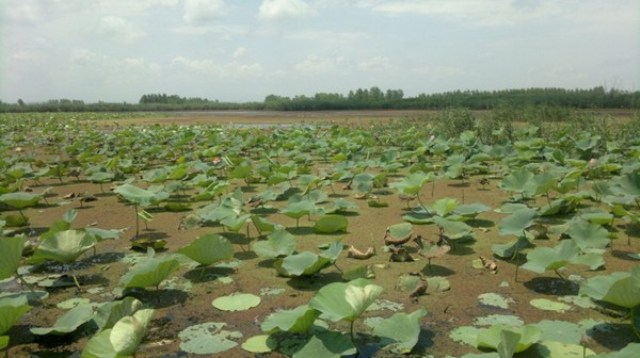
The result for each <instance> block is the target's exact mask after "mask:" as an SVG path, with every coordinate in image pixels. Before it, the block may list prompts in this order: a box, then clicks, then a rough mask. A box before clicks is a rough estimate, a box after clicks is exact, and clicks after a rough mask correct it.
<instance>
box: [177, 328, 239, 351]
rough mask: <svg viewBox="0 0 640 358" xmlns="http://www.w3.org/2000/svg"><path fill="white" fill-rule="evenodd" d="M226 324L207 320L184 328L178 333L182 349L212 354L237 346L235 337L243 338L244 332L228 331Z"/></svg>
mask: <svg viewBox="0 0 640 358" xmlns="http://www.w3.org/2000/svg"><path fill="white" fill-rule="evenodd" d="M224 326H226V323H224V322H207V323H202V324H197V325H194V326H190V327H187V328H185V329H183V330H182V331H181V332H180V333H178V337H179V338H180V349H181V350H183V351H185V352H187V353H191V354H201V355H212V354H216V353H220V352H224V351H227V350H229V349H231V348H233V347H235V346H237V345H238V343H237V342H235V341H234V339H240V338H242V333H241V332H239V331H228V330H226V329H224Z"/></svg>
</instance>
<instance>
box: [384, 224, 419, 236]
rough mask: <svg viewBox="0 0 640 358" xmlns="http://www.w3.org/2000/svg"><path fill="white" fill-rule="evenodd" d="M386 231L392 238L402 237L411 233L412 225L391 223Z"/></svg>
mask: <svg viewBox="0 0 640 358" xmlns="http://www.w3.org/2000/svg"><path fill="white" fill-rule="evenodd" d="M387 232H388V233H389V235H391V238H393V239H404V238H406V237H408V236H409V235H411V234H413V225H411V223H401V224H395V225H391V226H389V227H388V228H387Z"/></svg>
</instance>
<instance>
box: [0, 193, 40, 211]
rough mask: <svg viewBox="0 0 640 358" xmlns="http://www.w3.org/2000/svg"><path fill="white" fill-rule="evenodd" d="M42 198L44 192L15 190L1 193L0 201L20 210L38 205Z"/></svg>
mask: <svg viewBox="0 0 640 358" xmlns="http://www.w3.org/2000/svg"><path fill="white" fill-rule="evenodd" d="M40 199H42V194H34V193H27V192H15V193H8V194H2V195H0V203H4V204H6V205H9V206H10V207H12V208H14V209H18V210H22V209H24V208H30V207H32V206H36V205H37V204H38V202H39V201H40Z"/></svg>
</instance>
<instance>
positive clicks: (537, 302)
mask: <svg viewBox="0 0 640 358" xmlns="http://www.w3.org/2000/svg"><path fill="white" fill-rule="evenodd" d="M529 304H531V305H532V306H533V307H535V308H538V309H541V310H543V311H555V312H565V311H568V310H570V309H571V306H569V305H568V304H566V303H562V302H556V301H551V300H548V299H546V298H534V299H532V300H531V301H529Z"/></svg>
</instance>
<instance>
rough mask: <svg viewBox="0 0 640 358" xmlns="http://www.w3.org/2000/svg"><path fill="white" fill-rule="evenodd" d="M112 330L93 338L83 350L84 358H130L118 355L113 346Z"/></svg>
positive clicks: (102, 332)
mask: <svg viewBox="0 0 640 358" xmlns="http://www.w3.org/2000/svg"><path fill="white" fill-rule="evenodd" d="M110 338H111V329H105V330H104V331H100V332H98V333H97V334H96V335H95V336H93V337H91V339H89V341H88V342H87V344H86V345H85V346H84V349H83V350H82V356H81V357H82V358H129V357H128V356H125V355H121V354H118V352H116V350H115V348H113V345H112V344H111V339H110Z"/></svg>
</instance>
